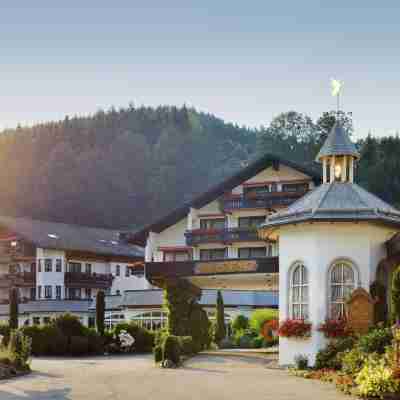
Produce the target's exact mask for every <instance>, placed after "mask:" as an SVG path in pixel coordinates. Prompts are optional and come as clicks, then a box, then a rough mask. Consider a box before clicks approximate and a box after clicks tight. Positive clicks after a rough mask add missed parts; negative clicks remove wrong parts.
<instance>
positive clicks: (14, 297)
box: [9, 287, 19, 330]
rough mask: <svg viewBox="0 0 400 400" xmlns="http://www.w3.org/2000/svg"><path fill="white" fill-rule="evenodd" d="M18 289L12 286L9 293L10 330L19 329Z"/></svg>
mask: <svg viewBox="0 0 400 400" xmlns="http://www.w3.org/2000/svg"><path fill="white" fill-rule="evenodd" d="M18 297H19V296H18V289H17V288H15V287H14V288H11V289H10V294H9V301H10V320H9V325H10V330H13V329H18Z"/></svg>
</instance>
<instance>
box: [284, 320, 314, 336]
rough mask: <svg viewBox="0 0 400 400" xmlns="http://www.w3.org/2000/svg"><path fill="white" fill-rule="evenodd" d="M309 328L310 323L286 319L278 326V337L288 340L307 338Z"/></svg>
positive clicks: (309, 333) (309, 332) (309, 331)
mask: <svg viewBox="0 0 400 400" xmlns="http://www.w3.org/2000/svg"><path fill="white" fill-rule="evenodd" d="M311 326H312V325H311V323H309V322H306V321H304V320H302V319H287V320H285V321H282V322H281V323H280V324H279V330H278V335H279V336H282V337H288V338H290V337H294V338H308V337H310V336H311Z"/></svg>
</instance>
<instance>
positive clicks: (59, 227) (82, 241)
mask: <svg viewBox="0 0 400 400" xmlns="http://www.w3.org/2000/svg"><path fill="white" fill-rule="evenodd" d="M0 225H2V226H4V227H6V228H7V229H9V230H10V231H13V232H14V233H16V234H18V235H19V236H21V237H22V238H23V239H25V240H26V241H28V242H30V243H33V244H34V245H35V246H37V247H42V248H47V249H59V250H70V251H73V250H74V251H86V252H90V253H95V254H101V255H107V256H124V257H133V258H140V259H142V258H143V257H144V251H143V248H141V247H139V246H136V245H133V244H129V243H125V242H122V241H121V240H120V238H119V232H117V231H113V230H108V229H100V228H90V227H86V226H80V225H68V224H62V223H56V222H48V221H39V220H33V219H29V218H13V217H5V216H0Z"/></svg>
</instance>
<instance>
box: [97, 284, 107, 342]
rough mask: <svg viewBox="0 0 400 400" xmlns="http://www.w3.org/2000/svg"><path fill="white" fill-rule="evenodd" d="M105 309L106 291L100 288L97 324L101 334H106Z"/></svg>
mask: <svg viewBox="0 0 400 400" xmlns="http://www.w3.org/2000/svg"><path fill="white" fill-rule="evenodd" d="M105 309H106V305H105V300H104V292H103V291H102V290H99V291H98V293H97V296H96V326H97V332H99V334H100V335H101V336H103V335H104V319H105Z"/></svg>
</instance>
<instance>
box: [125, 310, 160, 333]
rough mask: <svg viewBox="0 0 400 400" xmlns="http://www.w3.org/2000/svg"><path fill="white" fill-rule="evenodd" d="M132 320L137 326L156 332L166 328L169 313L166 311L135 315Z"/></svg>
mask: <svg viewBox="0 0 400 400" xmlns="http://www.w3.org/2000/svg"><path fill="white" fill-rule="evenodd" d="M131 320H132V321H133V322H134V323H135V324H136V325H139V326H141V327H144V328H146V329H149V330H152V331H156V330H159V329H162V328H164V327H165V326H166V324H167V313H166V312H164V311H150V312H146V313H143V314H139V315H135V316H134V317H133V318H132V319H131Z"/></svg>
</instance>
